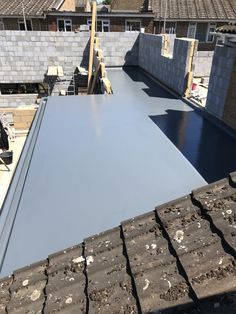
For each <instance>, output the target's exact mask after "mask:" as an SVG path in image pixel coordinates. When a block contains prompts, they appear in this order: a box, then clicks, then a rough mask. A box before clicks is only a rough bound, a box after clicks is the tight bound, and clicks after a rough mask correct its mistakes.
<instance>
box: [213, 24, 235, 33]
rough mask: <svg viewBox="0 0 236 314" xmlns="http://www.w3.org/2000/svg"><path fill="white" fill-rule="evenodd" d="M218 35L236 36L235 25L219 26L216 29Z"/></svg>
mask: <svg viewBox="0 0 236 314" xmlns="http://www.w3.org/2000/svg"><path fill="white" fill-rule="evenodd" d="M216 32H218V33H225V34H226V33H227V34H236V23H235V24H227V25H223V26H220V27H218V28H217V29H216Z"/></svg>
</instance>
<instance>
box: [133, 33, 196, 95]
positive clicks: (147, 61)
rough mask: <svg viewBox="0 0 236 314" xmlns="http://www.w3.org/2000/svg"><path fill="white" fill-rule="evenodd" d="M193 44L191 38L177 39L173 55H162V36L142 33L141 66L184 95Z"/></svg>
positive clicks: (140, 45)
mask: <svg viewBox="0 0 236 314" xmlns="http://www.w3.org/2000/svg"><path fill="white" fill-rule="evenodd" d="M191 44H192V40H191V39H185V40H183V39H175V46H174V50H173V57H166V56H164V55H162V36H159V35H150V34H140V41H139V66H140V67H141V68H143V69H144V70H146V71H147V72H149V73H150V74H152V75H153V76H154V77H155V78H157V79H158V80H160V81H161V82H163V83H164V84H166V85H167V86H169V87H170V88H172V89H173V90H175V91H176V92H177V93H178V94H180V95H183V94H184V92H185V91H186V87H187V86H186V79H187V73H188V64H189V61H190V59H189V51H190V46H191ZM195 53H196V51H195Z"/></svg>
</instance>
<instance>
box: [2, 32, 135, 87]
mask: <svg viewBox="0 0 236 314" xmlns="http://www.w3.org/2000/svg"><path fill="white" fill-rule="evenodd" d="M138 35H139V33H100V34H99V37H100V38H101V42H102V45H103V47H104V57H105V60H106V62H107V65H108V66H110V65H112V66H123V65H125V64H127V65H137V64H138ZM0 41H1V49H0V82H1V83H12V82H14V83H23V82H24V83H26V82H42V81H44V76H45V73H46V72H47V68H48V66H50V65H61V66H62V67H63V69H64V72H65V73H68V72H72V71H74V69H75V68H76V67H77V66H78V65H81V63H82V65H86V64H88V55H89V33H86V32H80V33H73V32H39V31H37V32H34V31H33V32H24V31H0Z"/></svg>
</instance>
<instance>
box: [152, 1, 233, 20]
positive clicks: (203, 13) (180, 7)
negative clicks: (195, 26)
mask: <svg viewBox="0 0 236 314" xmlns="http://www.w3.org/2000/svg"><path fill="white" fill-rule="evenodd" d="M150 1H151V6H152V9H153V11H154V13H155V15H156V18H164V16H165V10H166V3H167V10H166V18H167V19H184V20H193V19H200V20H201V19H203V20H204V19H205V20H211V19H214V20H228V19H230V20H234V19H236V1H235V0H150Z"/></svg>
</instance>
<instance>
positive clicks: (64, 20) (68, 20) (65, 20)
mask: <svg viewBox="0 0 236 314" xmlns="http://www.w3.org/2000/svg"><path fill="white" fill-rule="evenodd" d="M60 21H63V23H64V28H63V30H60V29H59V22H60ZM67 22H69V23H67ZM68 25H69V26H70V28H71V30H70V31H68V30H67V29H66V26H68ZM57 31H58V32H72V19H61V18H60V19H57Z"/></svg>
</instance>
